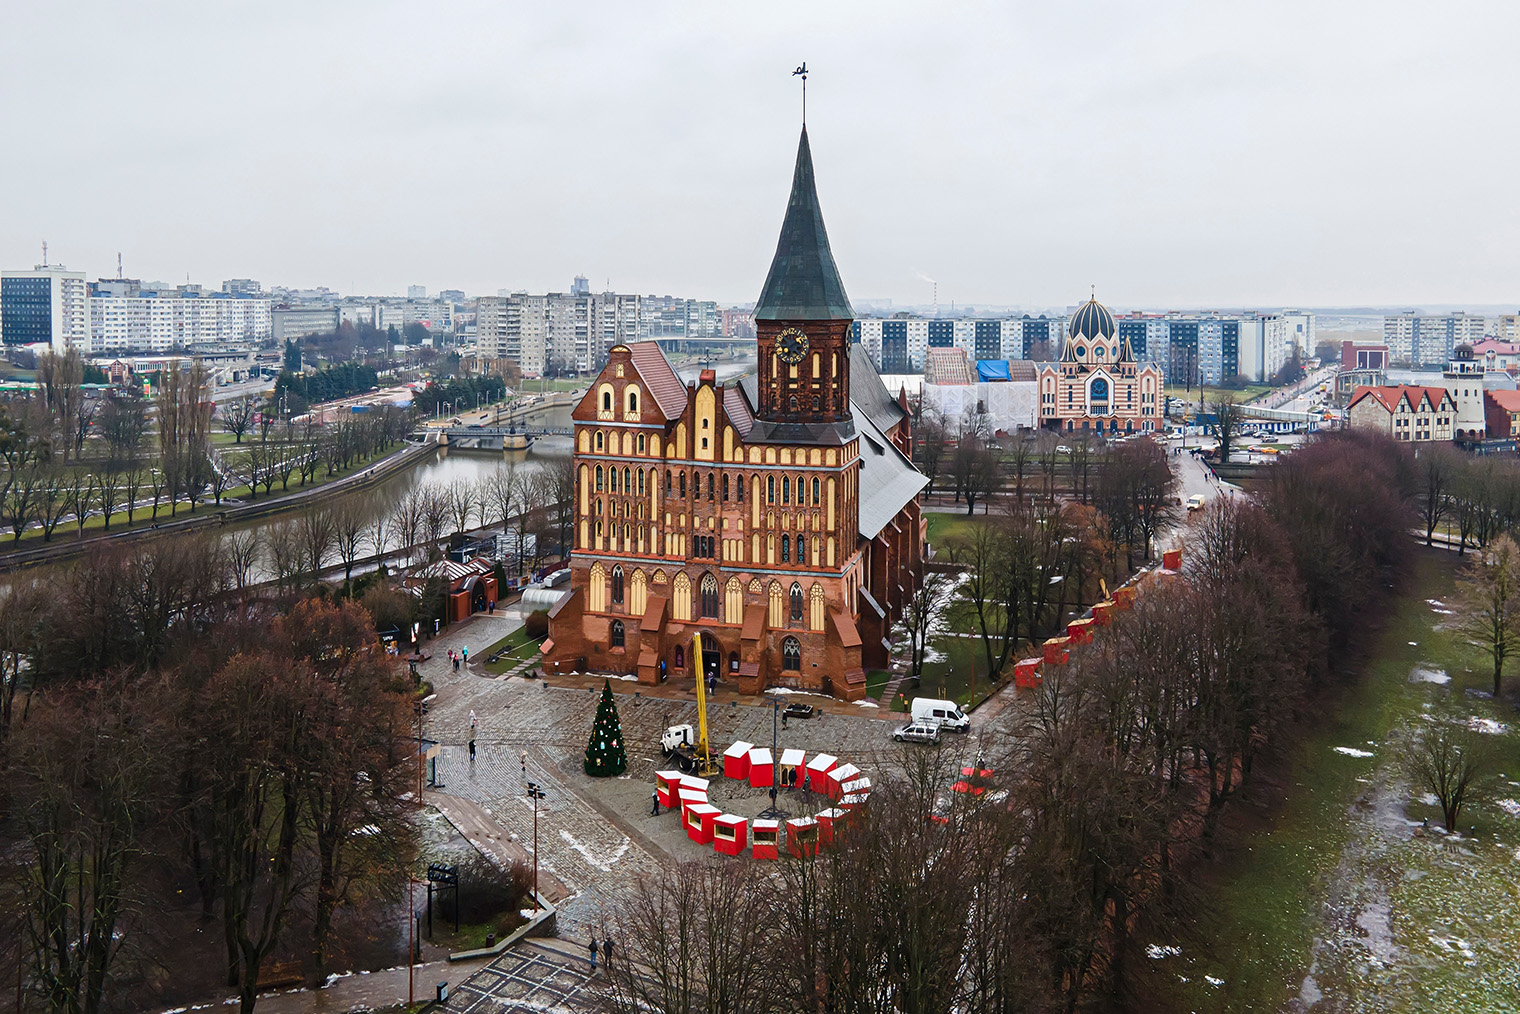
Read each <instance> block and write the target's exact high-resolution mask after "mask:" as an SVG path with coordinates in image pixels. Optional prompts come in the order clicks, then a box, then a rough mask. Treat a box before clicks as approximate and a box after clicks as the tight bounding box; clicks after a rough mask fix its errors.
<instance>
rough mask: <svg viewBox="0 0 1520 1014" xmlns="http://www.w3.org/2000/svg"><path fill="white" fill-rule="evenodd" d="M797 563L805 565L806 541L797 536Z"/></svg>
mask: <svg viewBox="0 0 1520 1014" xmlns="http://www.w3.org/2000/svg"><path fill="white" fill-rule="evenodd" d="M797 562H798V563H807V540H805V539H804V538H803V537H802V536H800V535H799V536H797Z"/></svg>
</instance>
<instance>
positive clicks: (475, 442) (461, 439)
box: [428, 426, 574, 451]
mask: <svg viewBox="0 0 1520 1014" xmlns="http://www.w3.org/2000/svg"><path fill="white" fill-rule="evenodd" d="M573 434H574V431H573V430H572V429H570V428H569V427H561V426H448V427H441V428H438V429H433V430H429V431H428V436H429V438H430V439H432V440H433V442H434V443H439V444H443V445H444V446H445V447H476V448H480V449H481V450H488V451H526V450H527V449H528V448H529V447H531V446H533V441H534V440H535V439H537V438H538V437H550V436H553V437H568V436H572V435H573Z"/></svg>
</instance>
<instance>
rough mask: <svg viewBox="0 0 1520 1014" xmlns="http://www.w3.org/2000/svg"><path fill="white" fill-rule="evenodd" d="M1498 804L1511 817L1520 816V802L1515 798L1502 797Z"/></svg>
mask: <svg viewBox="0 0 1520 1014" xmlns="http://www.w3.org/2000/svg"><path fill="white" fill-rule="evenodd" d="M1496 805H1497V806H1498V807H1499V809H1501V810H1503V811H1504V812H1505V813H1507V814H1509V815H1510V816H1511V817H1520V802H1517V801H1516V800H1513V799H1501V800H1499V801H1498V803H1497V804H1496Z"/></svg>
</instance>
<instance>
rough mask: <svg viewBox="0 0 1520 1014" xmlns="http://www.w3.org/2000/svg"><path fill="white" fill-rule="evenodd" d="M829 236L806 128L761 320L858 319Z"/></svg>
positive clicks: (757, 315)
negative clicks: (816, 184)
mask: <svg viewBox="0 0 1520 1014" xmlns="http://www.w3.org/2000/svg"><path fill="white" fill-rule="evenodd" d="M854 317H855V311H854V310H852V309H851V308H850V297H849V296H847V295H845V292H844V283H843V282H841V281H840V280H839V269H838V268H836V267H835V266H834V254H833V253H832V252H831V251H830V250H829V234H828V233H827V232H826V231H825V230H824V228H823V212H822V211H821V210H820V209H819V207H818V191H817V189H816V188H815V187H814V185H813V153H812V150H811V149H810V148H809V147H808V135H807V126H806V125H804V126H803V128H802V140H801V141H800V142H798V144H797V168H796V169H795V170H793V172H792V196H791V199H790V200H789V201H787V205H786V219H785V220H784V221H783V222H782V223H781V238H780V240H779V241H777V243H776V257H775V259H774V260H772V261H771V270H770V274H768V275H766V276H765V287H764V288H762V289H761V290H760V302H759V303H757V304H756V305H755V319H756V320H853V319H854Z"/></svg>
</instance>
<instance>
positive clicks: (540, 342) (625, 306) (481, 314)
mask: <svg viewBox="0 0 1520 1014" xmlns="http://www.w3.org/2000/svg"><path fill="white" fill-rule="evenodd" d="M640 305H641V297H639V296H634V295H626V294H623V293H616V292H602V293H596V294H590V295H585V296H574V295H571V294H569V293H564V292H551V293H547V294H545V295H541V296H535V295H529V294H528V293H526V292H514V293H510V294H502V295H497V296H482V297H481V298H480V299H479V300H478V301H477V307H476V321H475V335H476V346H477V349H478V351H479V355H480V358H481V359H482V360H484V361H490V360H497V359H502V360H506V361H509V362H512V363H516V364H517V366H518V368H519V369H521V370H522V372H523V376H526V377H541V376H544V375H545V374H546V373H572V372H576V373H581V372H587V371H589V370H593V369H597V368H599V367H600V366H601V365H602V364H603V363H605V362H606V361H607V350H608V349H610V348H612V346H614V345H616V344H618V343H619V342H630V341H637V340H638V338H639V333H640V330H641V312H640Z"/></svg>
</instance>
